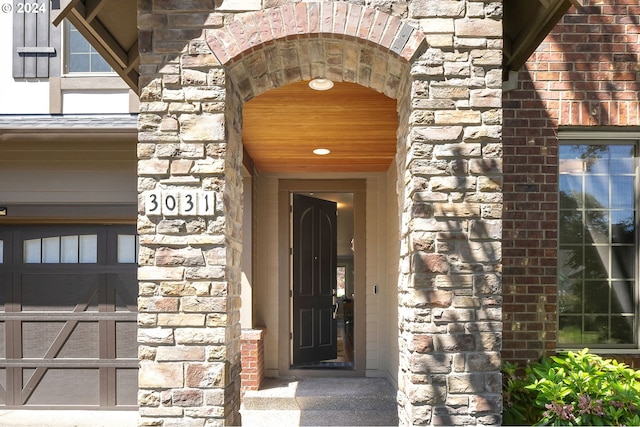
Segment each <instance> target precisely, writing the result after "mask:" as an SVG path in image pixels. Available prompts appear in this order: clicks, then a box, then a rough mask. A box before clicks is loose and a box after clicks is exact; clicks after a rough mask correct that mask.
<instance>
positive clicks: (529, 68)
mask: <svg viewBox="0 0 640 427" xmlns="http://www.w3.org/2000/svg"><path fill="white" fill-rule="evenodd" d="M639 16H640V6H639V5H638V2H637V0H608V1H595V0H585V2H584V6H583V7H581V8H580V9H579V10H576V8H574V7H572V8H571V9H570V10H569V12H568V14H567V15H565V17H564V18H563V20H562V21H561V22H560V23H559V24H558V25H557V26H556V27H555V29H554V30H553V31H552V32H551V34H550V35H549V36H548V37H547V38H546V39H545V41H544V42H543V43H542V44H541V45H540V47H539V48H538V49H537V51H536V52H535V54H534V55H533V56H532V57H531V58H530V59H529V61H528V62H527V63H526V66H525V67H524V69H523V70H521V71H520V73H519V75H518V84H517V88H516V89H515V90H511V91H508V92H506V93H505V95H504V98H503V103H504V207H505V212H504V224H503V226H504V229H503V233H504V236H503V251H504V252H503V263H504V278H503V285H504V307H503V309H504V342H503V351H502V354H503V357H504V359H505V360H510V361H517V362H526V361H527V360H535V359H537V358H539V357H540V356H541V355H542V354H544V353H551V352H553V351H554V350H555V348H556V320H557V317H556V308H557V307H556V303H557V296H556V284H557V276H556V275H557V244H558V240H557V239H558V232H557V230H558V215H557V202H558V188H557V186H558V138H557V132H558V128H559V127H563V126H573V127H578V126H580V127H585V126H587V127H598V126H601V127H604V126H607V127H609V128H610V127H611V126H639V125H640V108H639V104H638V93H639V89H640V83H639V82H638V71H639V70H640V68H639V66H638V61H639V59H640V58H639V52H640V44H639V41H640V40H639V34H640V23H639ZM638 358H640V356H638V357H635V356H624V357H622V356H621V359H624V360H625V362H627V363H629V364H634V363H636V364H638V365H640V363H638V362H639V360H635V359H638Z"/></svg>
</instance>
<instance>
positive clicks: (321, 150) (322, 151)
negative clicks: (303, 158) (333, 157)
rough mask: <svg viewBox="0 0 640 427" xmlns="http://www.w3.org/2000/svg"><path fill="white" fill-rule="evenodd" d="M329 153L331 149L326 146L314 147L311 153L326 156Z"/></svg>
mask: <svg viewBox="0 0 640 427" xmlns="http://www.w3.org/2000/svg"><path fill="white" fill-rule="evenodd" d="M329 153H331V150H329V149H328V148H316V149H315V150H313V154H317V155H318V156H326V155H327V154H329Z"/></svg>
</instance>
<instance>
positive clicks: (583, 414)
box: [503, 349, 640, 426]
mask: <svg viewBox="0 0 640 427" xmlns="http://www.w3.org/2000/svg"><path fill="white" fill-rule="evenodd" d="M503 372H504V383H503V398H504V413H503V423H504V424H509V425H600V426H601V425H640V371H635V370H633V369H631V368H629V367H627V365H625V364H624V363H618V362H617V361H615V360H609V359H606V360H605V359H603V358H602V357H600V356H597V355H595V354H591V353H589V351H588V349H584V350H582V351H579V352H577V353H574V352H572V351H569V352H567V353H563V354H562V355H558V356H550V357H545V358H543V359H542V360H541V361H540V362H536V363H533V364H531V365H529V366H527V367H526V368H525V369H524V372H522V370H520V371H518V367H517V366H516V365H513V364H510V363H505V364H504V366H503Z"/></svg>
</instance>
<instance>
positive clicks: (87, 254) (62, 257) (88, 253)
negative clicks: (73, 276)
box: [24, 234, 98, 264]
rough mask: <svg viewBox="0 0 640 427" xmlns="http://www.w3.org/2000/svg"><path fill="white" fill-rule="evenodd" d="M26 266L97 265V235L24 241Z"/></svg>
mask: <svg viewBox="0 0 640 427" xmlns="http://www.w3.org/2000/svg"><path fill="white" fill-rule="evenodd" d="M24 262H25V263H26V264H95V263H96V262H98V236H97V235H96V234H87V235H76V236H61V237H58V236H57V237H47V238H44V239H30V240H25V241H24Z"/></svg>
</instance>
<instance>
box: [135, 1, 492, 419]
mask: <svg viewBox="0 0 640 427" xmlns="http://www.w3.org/2000/svg"><path fill="white" fill-rule="evenodd" d="M152 3H153V2H152ZM224 3H225V2H222V5H221V6H220V7H221V10H220V11H219V12H220V13H221V15H219V16H218V15H216V16H212V15H210V11H208V10H207V8H206V7H205V6H201V5H200V6H198V5H195V4H194V5H193V10H191V11H190V12H189V14H186V13H185V14H180V13H175V12H174V11H173V10H172V8H171V7H170V6H171V4H172V3H167V2H160V1H158V2H157V4H156V3H154V5H155V6H154V7H155V8H156V9H157V10H158V11H159V13H160V15H158V16H157V18H158V21H159V22H160V24H161V25H166V26H168V27H169V29H156V28H154V27H153V25H151V26H149V25H148V23H145V22H143V25H142V27H143V28H142V31H141V34H142V36H144V37H143V39H144V40H145V41H149V40H151V41H152V43H145V44H144V46H145V48H146V49H149V50H148V51H145V52H142V55H141V61H142V63H143V64H144V67H141V70H144V73H143V77H142V82H143V83H142V90H141V110H142V111H143V114H141V116H140V122H139V130H140V132H139V140H140V143H139V150H138V154H139V162H138V175H139V192H140V209H139V211H140V217H139V220H138V231H139V233H140V245H141V259H142V260H143V263H142V265H141V267H140V269H139V272H138V273H139V274H138V277H139V281H140V283H141V286H140V288H141V292H145V293H146V295H145V298H144V299H143V300H142V302H143V303H139V309H140V315H139V324H140V328H139V334H138V336H139V342H140V343H141V347H140V352H139V357H140V360H141V361H140V376H139V380H140V381H139V384H140V386H139V387H140V390H139V395H138V400H139V403H140V413H141V415H142V416H143V417H144V418H147V419H148V421H154V422H155V420H158V421H162V422H165V424H166V423H167V422H168V423H171V422H174V423H177V422H178V421H183V420H185V419H187V418H189V419H190V421H191V420H193V422H194V423H198V422H205V420H208V419H215V420H217V421H218V422H219V423H221V424H233V423H235V422H237V421H238V417H237V415H238V412H237V409H238V407H239V395H240V393H239V389H240V384H239V382H240V381H239V373H240V335H241V334H240V317H241V316H240V307H241V305H242V303H243V302H245V299H244V298H243V296H242V295H241V287H242V262H241V260H242V258H243V257H242V255H243V251H246V250H247V248H246V247H243V241H242V237H243V234H245V233H247V232H248V229H247V228H248V227H246V226H247V224H246V221H245V220H243V218H245V217H244V216H243V200H246V199H247V197H246V195H247V191H246V189H245V188H243V183H244V184H245V185H246V184H249V185H251V187H252V188H253V189H254V193H252V195H261V196H264V195H265V194H267V193H269V192H271V196H272V198H271V199H270V200H271V201H276V202H274V203H270V202H269V200H267V201H266V202H265V206H262V205H260V203H262V201H261V200H259V199H254V198H253V197H252V205H253V208H252V209H253V212H258V213H259V214H260V215H265V216H268V215H276V216H275V218H276V219H275V220H274V221H272V223H274V224H279V217H278V216H277V214H278V212H279V211H280V210H281V209H280V208H278V207H277V206H278V204H277V200H278V193H279V191H280V190H279V187H278V182H280V181H281V180H284V178H285V176H282V175H277V176H271V177H267V178H269V179H266V178H265V176H266V175H267V174H263V176H260V174H259V173H257V174H256V173H254V176H258V177H259V178H260V179H263V178H264V179H265V181H264V182H267V181H270V182H269V185H267V186H266V187H262V184H264V182H260V181H259V180H258V181H256V180H255V179H251V180H247V179H246V174H245V171H249V172H256V171H257V172H259V168H256V167H255V165H252V164H251V162H250V161H249V159H250V157H251V156H247V155H243V150H244V147H243V115H242V110H243V107H244V106H245V105H249V104H248V103H249V102H251V101H252V100H253V99H258V98H259V96H260V95H261V94H263V93H268V91H274V92H275V91H276V90H278V88H285V87H287V85H288V84H293V83H296V82H303V81H308V80H311V79H314V78H316V77H320V78H324V79H329V80H332V81H334V82H342V83H344V82H346V83H353V84H357V85H360V86H362V87H365V88H368V90H374V91H377V92H379V93H382V94H384V95H385V96H387V97H389V98H391V99H395V100H397V103H396V106H397V109H396V114H397V117H398V126H397V134H396V141H397V145H396V151H395V158H394V162H395V163H394V164H395V167H391V168H389V169H388V170H387V171H386V172H384V173H385V176H384V179H380V177H375V179H374V178H372V177H369V176H364V177H363V176H355V177H350V178H357V179H364V180H365V181H366V192H367V193H366V196H367V197H366V209H365V210H366V212H367V215H370V214H372V213H375V215H377V216H378V221H379V224H385V226H387V225H388V227H387V228H386V230H387V231H386V234H385V232H384V231H382V232H381V231H380V230H376V231H377V234H376V233H373V232H371V231H370V227H371V226H372V222H371V221H370V220H369V218H366V221H367V230H366V231H365V233H366V240H367V243H366V249H367V251H368V250H369V248H373V247H374V245H376V246H377V247H380V246H383V245H386V244H387V242H388V241H389V240H391V241H392V242H393V245H390V246H391V247H390V248H389V252H390V253H391V252H393V255H390V256H389V257H388V258H387V259H386V260H385V262H386V263H387V270H388V271H389V276H388V277H386V279H387V280H388V286H389V289H396V290H397V293H396V294H394V296H396V295H397V302H396V301H393V300H389V301H386V303H388V304H393V306H394V308H393V309H394V312H395V313H397V317H398V321H397V325H398V327H397V332H396V333H395V336H394V337H393V338H394V341H395V340H396V339H397V341H395V342H396V343H397V351H396V350H395V349H394V348H392V349H390V351H388V354H387V357H388V358H389V360H388V361H386V362H385V363H387V366H397V382H398V408H399V415H400V416H399V418H400V421H401V422H402V423H404V424H431V423H433V424H458V423H471V422H472V420H473V419H474V418H476V417H483V421H482V422H483V423H495V420H498V419H499V415H498V414H499V409H500V389H499V378H500V374H499V362H500V357H499V349H500V324H499V321H500V315H501V310H500V304H501V303H500V301H499V299H496V298H494V295H493V294H492V292H493V291H492V289H488V288H487V287H485V286H483V283H484V281H486V279H487V277H488V276H492V277H495V276H498V275H499V272H500V267H501V266H500V243H499V236H495V235H487V233H483V230H485V229H486V227H487V226H489V225H491V224H493V222H492V221H499V218H500V212H501V198H500V191H501V190H500V187H501V162H500V156H501V150H500V129H501V128H500V124H501V114H500V111H501V110H500V108H501V98H500V93H501V92H500V84H501V80H500V76H501V72H500V63H501V61H500V59H501V58H500V50H499V48H496V49H494V48H492V47H493V46H498V43H496V40H498V41H499V39H500V37H501V35H500V34H497V33H495V34H493V33H492V34H490V35H488V36H487V37H486V40H485V39H484V38H483V37H480V38H478V37H475V36H474V38H473V40H469V41H468V43H466V44H465V43H462V44H460V40H461V38H463V39H464V38H469V37H471V36H473V34H471V33H468V32H466V31H462V32H460V33H459V34H457V32H456V28H457V25H454V21H456V20H457V19H459V18H460V19H462V18H464V19H467V18H472V17H475V16H477V14H478V13H479V12H480V9H481V8H478V7H471V6H469V7H467V3H469V4H471V3H477V2H471V1H469V2H467V1H466V0H465V1H461V2H447V1H442V2H440V1H433V2H429V5H430V6H429V7H426V6H425V5H424V4H422V3H420V4H419V5H416V7H415V8H413V9H411V8H410V13H411V14H412V15H416V16H423V15H431V14H432V15H433V16H434V18H438V19H439V18H440V17H442V16H450V17H451V20H450V21H447V23H446V25H443V26H435V27H434V28H437V32H438V36H437V37H433V38H432V39H431V42H432V43H433V45H429V46H427V38H426V37H425V36H424V34H423V33H422V32H421V31H419V30H418V29H417V28H416V27H415V26H414V24H413V23H412V22H411V21H409V20H407V19H403V18H401V17H400V16H399V15H393V14H389V13H387V12H385V11H383V10H381V9H376V8H370V7H365V6H362V5H359V4H354V3H351V2H349V3H347V2H297V3H287V2H284V4H282V5H280V6H277V7H272V8H267V9H264V10H262V9H261V3H260V2H255V1H250V2H247V3H246V4H245V3H243V4H244V6H243V7H245V8H247V7H248V8H252V10H254V11H252V12H247V13H244V12H243V11H242V10H240V8H237V7H236V9H234V6H231V5H230V4H227V6H228V7H229V9H226V10H225V9H224V6H225V5H224ZM231 3H233V4H234V5H235V3H234V2H231ZM454 3H455V4H454ZM278 4H280V2H278ZM435 4H437V5H435ZM431 6H433V7H431ZM245 10H246V9H245ZM239 12H243V13H239ZM493 16H494V15H490V14H488V15H487V18H486V19H492V17H493ZM216 17H221V20H216V19H214V18H216ZM164 18H166V19H164ZM169 18H171V19H169ZM434 23H435V21H434ZM473 24H474V28H476V26H478V25H480V24H481V22H475V21H474V22H473ZM145 25H147V27H145ZM202 28H213V29H209V30H206V31H203V30H202ZM465 28H466V27H465ZM491 28H493V27H491ZM147 29H148V30H147ZM442 33H447V34H446V35H443V34H442ZM171 37H177V38H179V39H180V40H182V39H184V38H187V39H189V38H191V40H188V41H187V43H186V44H185V43H182V42H180V40H178V41H177V42H170V41H169V40H170V39H171ZM431 42H430V43H431ZM479 43H482V44H483V46H482V48H478V45H479ZM333 173H335V174H338V175H334V176H333V179H341V180H344V179H345V178H346V177H347V175H346V174H347V173H349V172H345V171H342V172H333ZM363 173H365V174H366V173H367V172H363ZM321 175H322V176H321ZM287 178H289V179H292V180H294V181H299V180H300V179H301V178H314V179H321V178H322V179H324V178H327V176H326V175H323V172H316V175H315V176H314V175H308V174H303V175H295V176H289V177H287ZM374 186H377V188H376V191H375V192H374V191H373V190H372V189H373V188H374ZM381 187H384V189H383V190H381ZM287 191H289V192H291V191H290V190H287ZM295 191H297V190H295ZM295 191H294V192H295ZM300 191H302V190H300ZM374 195H375V197H369V196H374ZM382 195H384V197H382ZM285 199H286V197H285ZM374 199H376V200H374ZM256 201H257V202H258V205H257V206H256V204H255V203H253V202H256ZM374 201H375V202H376V203H375V204H374ZM263 207H266V209H263ZM372 207H373V209H371V208H372ZM285 211H286V208H285ZM389 224H391V225H389ZM286 228H287V226H286V221H285V225H284V227H280V226H278V229H279V231H278V233H280V230H282V229H286ZM372 236H373V237H374V238H373V239H371V238H370V237H372ZM258 238H259V239H260V238H262V236H260V235H258ZM256 245H257V243H256V241H253V242H252V247H253V248H255V247H256ZM267 255H268V254H257V255H256V254H254V257H253V258H254V260H255V259H256V258H257V257H258V256H267ZM365 256H366V259H367V267H366V268H365V269H366V270H367V271H366V272H365V273H366V274H369V268H370V266H372V265H379V263H375V261H379V260H378V259H373V257H370V256H369V253H368V252H366V255H365ZM372 261H373V262H372ZM271 268H273V266H271ZM285 270H286V269H285ZM391 272H393V274H391ZM256 274H260V275H268V274H269V271H268V270H267V271H261V270H258V271H256V269H255V268H254V270H253V275H254V277H255V275H256ZM279 276H283V277H284V276H287V272H286V271H285V272H284V274H279ZM391 276H393V277H391ZM367 279H368V277H367ZM365 282H367V283H365V284H364V285H363V286H364V289H365V291H364V294H365V295H366V296H367V297H368V296H369V293H370V294H371V295H373V294H374V289H376V288H375V286H376V285H380V284H378V283H375V282H374V283H370V282H368V280H367V281H365ZM278 286H279V287H278V288H277V289H286V286H287V285H285V287H282V285H281V284H279V285H278ZM254 297H255V295H254ZM285 299H286V298H285ZM371 300H373V298H372V299H371ZM260 303H266V302H265V301H260ZM284 305H286V304H284ZM253 306H254V307H255V306H256V301H255V298H254V301H253ZM371 307H372V306H371ZM282 308H283V307H281V306H279V307H278V309H282ZM285 309H287V310H288V307H285ZM369 309H370V305H369V299H368V298H367V304H365V305H364V310H369ZM254 314H255V313H254ZM284 318H285V319H286V316H285V317H284ZM290 318H291V317H290ZM371 318H373V316H369V312H368V311H367V316H366V320H365V322H367V323H368V322H369V319H371ZM278 319H279V320H278V331H280V330H282V329H283V327H282V323H283V322H282V321H281V319H282V318H281V317H278ZM284 323H286V321H285V322H284ZM286 326H287V325H284V327H285V328H286ZM366 326H367V328H368V326H369V325H368V324H367V325H366ZM268 327H270V326H268ZM361 327H362V325H361ZM356 333H357V332H356ZM368 333H369V329H365V333H364V338H363V340H365V341H368V340H370V336H369V335H368ZM388 338H389V339H391V334H389V337H388ZM356 339H357V337H356ZM276 341H282V340H276ZM280 345H281V342H278V343H277V344H276V347H278V350H277V352H276V353H275V354H277V359H278V361H276V366H280V365H278V363H279V361H280V360H287V358H286V357H284V358H283V356H282V355H281V354H279V353H282V352H283V351H281V350H280ZM268 346H269V344H268V345H267V347H268ZM272 347H273V345H272ZM384 350H385V349H383V348H377V349H376V351H377V352H378V353H380V354H381V353H382V351H384ZM284 352H285V353H286V352H287V351H286V346H285V350H284ZM269 354H274V353H273V352H270V353H269ZM370 354H371V355H373V354H374V352H373V349H372V351H371V352H370V350H369V347H367V348H366V352H365V355H366V360H365V362H364V363H365V367H366V369H369V367H370V366H371V367H373V364H374V359H373V358H369V355H370ZM290 360H291V359H289V361H290ZM268 363H269V362H268ZM287 363H290V362H287ZM370 363H371V365H369V364H370ZM278 369H279V368H278ZM372 369H373V368H372ZM366 373H367V374H369V372H366Z"/></svg>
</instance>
